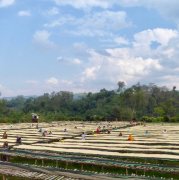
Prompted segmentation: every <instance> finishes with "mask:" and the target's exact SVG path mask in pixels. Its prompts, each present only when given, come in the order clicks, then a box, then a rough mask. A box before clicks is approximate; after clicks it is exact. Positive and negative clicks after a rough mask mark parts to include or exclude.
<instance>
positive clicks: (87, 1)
mask: <svg viewBox="0 0 179 180" xmlns="http://www.w3.org/2000/svg"><path fill="white" fill-rule="evenodd" d="M115 1H116V0H110V1H109V0H75V1H74V0H65V1H64V0H54V2H55V3H56V4H57V5H70V6H72V7H74V8H91V7H100V8H104V9H106V8H109V7H111V6H112V5H113V3H114V2H115Z"/></svg>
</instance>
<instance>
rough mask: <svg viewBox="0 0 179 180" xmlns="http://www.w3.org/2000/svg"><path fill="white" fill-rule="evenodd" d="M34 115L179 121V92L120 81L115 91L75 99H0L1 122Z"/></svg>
mask: <svg viewBox="0 0 179 180" xmlns="http://www.w3.org/2000/svg"><path fill="white" fill-rule="evenodd" d="M31 113H37V114H38V115H39V116H40V121H46V122H50V121H59V120H82V121H85V120H90V121H97V120H119V121H123V120H125V121H126V120H128V121H130V120H132V119H137V120H143V121H146V122H179V92H178V91H177V90H176V87H175V86H174V87H173V88H172V90H169V89H168V88H166V87H165V86H164V87H159V86H157V85H155V84H149V85H141V84H140V83H137V84H135V85H133V86H131V87H129V88H126V87H125V83H124V82H121V81H120V82H118V87H117V89H116V90H106V89H101V90H100V91H99V92H96V93H92V92H89V93H86V94H82V95H81V96H78V97H76V95H75V94H73V93H72V92H68V91H59V92H52V93H45V94H43V95H42V96H38V97H29V98H26V97H24V96H17V97H14V98H12V99H10V100H7V99H0V122H4V123H6V122H9V123H18V122H31Z"/></svg>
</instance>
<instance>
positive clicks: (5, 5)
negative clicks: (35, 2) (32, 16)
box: [0, 0, 15, 8]
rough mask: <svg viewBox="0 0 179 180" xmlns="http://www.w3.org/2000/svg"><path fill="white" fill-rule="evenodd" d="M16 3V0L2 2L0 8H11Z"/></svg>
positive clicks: (2, 0) (0, 0)
mask: <svg viewBox="0 0 179 180" xmlns="http://www.w3.org/2000/svg"><path fill="white" fill-rule="evenodd" d="M14 3H15V0H0V8H2V7H7V6H11V5H13V4H14Z"/></svg>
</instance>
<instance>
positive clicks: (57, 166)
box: [56, 160, 58, 168]
mask: <svg viewBox="0 0 179 180" xmlns="http://www.w3.org/2000/svg"><path fill="white" fill-rule="evenodd" d="M57 167H58V161H57V160H56V168H57Z"/></svg>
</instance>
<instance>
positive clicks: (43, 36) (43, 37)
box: [33, 30, 55, 48]
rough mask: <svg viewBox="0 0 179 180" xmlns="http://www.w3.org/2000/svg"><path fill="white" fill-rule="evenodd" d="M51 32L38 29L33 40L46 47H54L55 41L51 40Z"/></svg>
mask: <svg viewBox="0 0 179 180" xmlns="http://www.w3.org/2000/svg"><path fill="white" fill-rule="evenodd" d="M50 36H51V34H50V33H49V32H48V31H46V30H42V31H36V32H35V34H34V36H33V40H34V42H35V43H37V44H39V45H40V46H43V47H46V48H54V47H55V43H54V42H52V41H51V40H50Z"/></svg>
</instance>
